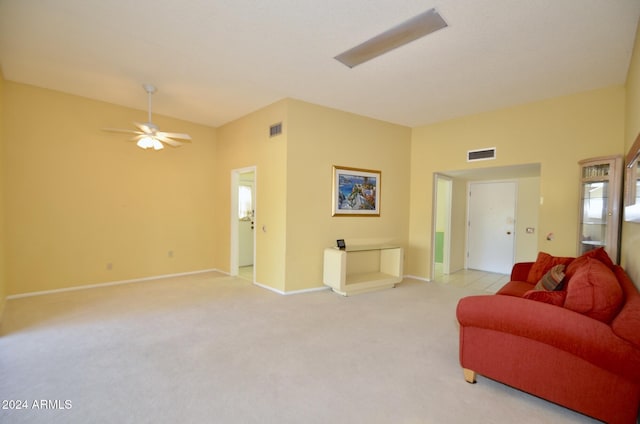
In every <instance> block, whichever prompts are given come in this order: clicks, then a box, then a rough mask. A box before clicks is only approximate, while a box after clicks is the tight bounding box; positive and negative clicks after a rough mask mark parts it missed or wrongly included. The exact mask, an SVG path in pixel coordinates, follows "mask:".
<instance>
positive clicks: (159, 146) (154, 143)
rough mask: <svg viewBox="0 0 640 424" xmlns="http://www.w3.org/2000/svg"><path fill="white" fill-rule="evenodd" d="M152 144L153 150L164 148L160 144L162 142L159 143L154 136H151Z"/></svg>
mask: <svg viewBox="0 0 640 424" xmlns="http://www.w3.org/2000/svg"><path fill="white" fill-rule="evenodd" d="M152 145H153V150H162V149H163V148H164V147H163V146H162V143H160V141H159V140H158V139H157V138H155V137H153V141H152Z"/></svg>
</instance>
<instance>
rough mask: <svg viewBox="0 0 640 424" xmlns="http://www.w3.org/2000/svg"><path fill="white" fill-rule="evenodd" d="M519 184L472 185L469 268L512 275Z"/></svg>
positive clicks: (503, 182) (469, 219)
mask: <svg viewBox="0 0 640 424" xmlns="http://www.w3.org/2000/svg"><path fill="white" fill-rule="evenodd" d="M516 194H517V183H516V182H513V181H500V182H472V183H469V203H468V204H469V208H468V221H467V222H468V232H467V268H470V269H476V270H480V271H487V272H495V273H499V274H509V273H510V272H511V268H512V267H513V262H514V255H515V223H516Z"/></svg>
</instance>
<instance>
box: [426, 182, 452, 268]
mask: <svg viewBox="0 0 640 424" xmlns="http://www.w3.org/2000/svg"><path fill="white" fill-rule="evenodd" d="M452 191H453V181H452V180H451V178H449V177H446V176H444V175H440V174H435V178H434V190H433V192H434V208H433V209H434V211H435V212H436V213H435V220H434V224H433V225H434V228H433V231H432V234H433V237H434V238H433V241H432V244H433V246H434V249H433V251H434V254H433V261H432V264H431V269H432V270H435V272H436V274H449V273H450V272H451V261H450V257H451V204H452V203H451V200H452Z"/></svg>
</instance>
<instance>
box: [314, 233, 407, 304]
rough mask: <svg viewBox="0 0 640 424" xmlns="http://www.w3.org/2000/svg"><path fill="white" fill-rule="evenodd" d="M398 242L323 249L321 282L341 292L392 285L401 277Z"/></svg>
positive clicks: (368, 289)
mask: <svg viewBox="0 0 640 424" xmlns="http://www.w3.org/2000/svg"><path fill="white" fill-rule="evenodd" d="M403 254H404V252H403V249H402V248H401V247H399V246H390V245H379V246H354V247H348V248H347V249H345V250H340V249H338V248H333V247H329V248H326V249H324V269H323V282H324V284H325V285H327V286H329V287H331V289H332V290H333V291H334V292H336V293H339V294H341V295H343V296H349V295H352V294H357V293H364V292H368V291H372V290H380V289H384V288H392V287H395V285H396V284H397V283H399V282H400V281H402V262H403Z"/></svg>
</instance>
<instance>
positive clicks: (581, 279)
mask: <svg viewBox="0 0 640 424" xmlns="http://www.w3.org/2000/svg"><path fill="white" fill-rule="evenodd" d="M566 290H567V296H566V298H565V302H564V307H565V308H567V309H571V310H572V311H575V312H578V313H581V314H584V315H587V316H589V317H591V318H594V319H597V320H599V321H602V322H606V323H609V322H611V320H612V319H613V318H614V317H615V315H616V314H617V313H618V311H619V310H620V307H621V305H622V302H623V300H624V296H623V293H622V287H620V284H619V283H618V280H617V278H616V276H615V275H614V273H613V271H611V269H610V268H609V267H608V266H606V265H605V264H604V263H602V262H600V261H599V260H597V259H593V258H591V257H586V258H584V263H583V264H582V265H581V266H580V267H579V268H577V269H576V270H575V272H574V274H573V275H572V276H571V277H570V278H569V281H568V282H567V289H566Z"/></svg>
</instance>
